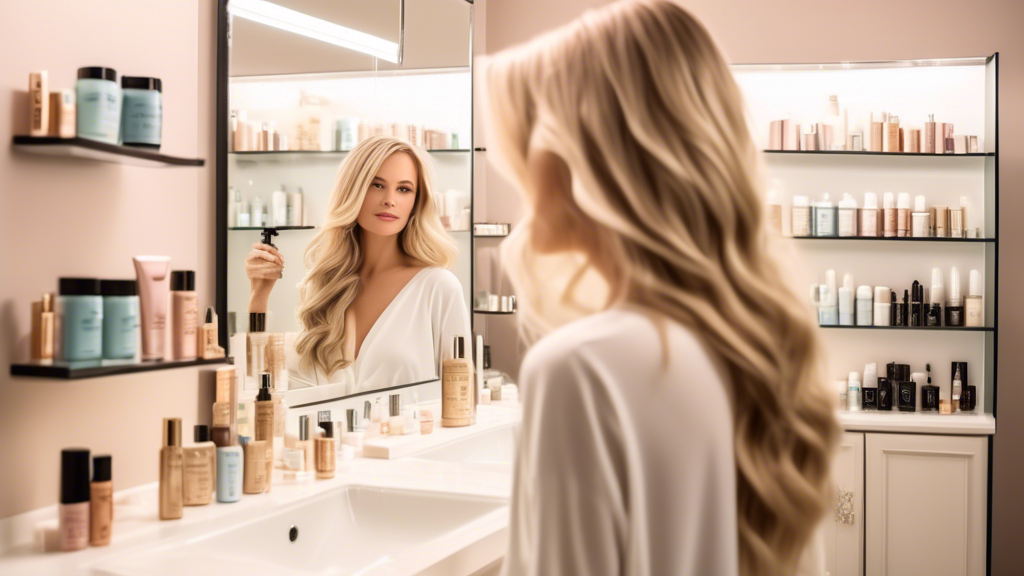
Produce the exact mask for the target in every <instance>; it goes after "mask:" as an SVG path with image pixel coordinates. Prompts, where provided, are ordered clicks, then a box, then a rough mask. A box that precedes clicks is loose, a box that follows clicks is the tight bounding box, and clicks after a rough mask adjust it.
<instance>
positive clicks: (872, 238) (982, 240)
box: [789, 236, 996, 244]
mask: <svg viewBox="0 0 1024 576" xmlns="http://www.w3.org/2000/svg"><path fill="white" fill-rule="evenodd" d="M789 238H792V239H793V240H841V241H860V240H866V241H869V242H938V243H940V244H941V243H958V242H965V243H995V241H996V239H995V238H934V237H927V238H913V237H903V238H891V237H890V238H886V237H883V236H878V237H875V236H789Z"/></svg>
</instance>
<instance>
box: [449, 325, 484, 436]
mask: <svg viewBox="0 0 1024 576" xmlns="http://www.w3.org/2000/svg"><path fill="white" fill-rule="evenodd" d="M453 356H454V357H453V358H449V359H447V360H445V361H444V362H442V363H441V426H444V427H449V428H452V427H457V426H469V425H470V424H475V423H476V398H475V396H476V395H475V394H474V390H475V388H474V386H473V369H472V367H470V365H469V360H467V359H466V339H465V338H464V337H462V336H456V337H455V350H454V354H453Z"/></svg>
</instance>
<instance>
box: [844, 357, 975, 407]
mask: <svg viewBox="0 0 1024 576" xmlns="http://www.w3.org/2000/svg"><path fill="white" fill-rule="evenodd" d="M925 370H926V372H913V373H912V372H911V371H910V365H909V364H897V363H895V362H892V363H890V364H887V365H886V375H885V376H878V365H877V364H875V363H874V362H872V363H870V364H866V365H865V366H864V379H863V382H862V381H861V375H860V373H858V372H850V375H849V377H848V378H847V379H846V380H839V381H837V382H836V389H837V390H838V391H839V408H840V409H841V410H848V411H850V412H860V411H869V410H882V411H892V410H893V409H894V408H895V409H896V410H897V411H899V412H938V413H939V414H959V413H973V412H974V411H975V410H976V409H977V407H978V388H977V386H971V385H970V384H969V383H968V379H967V362H953V363H952V366H951V367H950V371H949V372H950V375H951V376H950V384H949V394H948V395H943V394H941V393H940V391H939V387H938V386H936V385H934V384H932V365H931V364H925Z"/></svg>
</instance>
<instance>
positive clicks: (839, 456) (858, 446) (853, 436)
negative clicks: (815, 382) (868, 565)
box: [825, 433, 864, 576]
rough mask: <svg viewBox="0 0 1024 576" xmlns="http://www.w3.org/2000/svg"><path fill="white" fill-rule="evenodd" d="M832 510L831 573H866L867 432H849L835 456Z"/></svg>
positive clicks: (828, 534) (828, 537)
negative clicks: (865, 455) (865, 472)
mask: <svg viewBox="0 0 1024 576" xmlns="http://www.w3.org/2000/svg"><path fill="white" fill-rule="evenodd" d="M832 483H833V484H834V485H835V486H834V487H833V492H832V495H833V502H832V506H833V508H832V514H831V515H830V516H829V517H827V518H825V567H826V572H827V573H828V574H829V576H861V575H862V574H864V434H861V433H846V434H843V436H842V438H841V439H840V440H839V446H838V447H837V448H836V454H835V456H834V457H833V459H832Z"/></svg>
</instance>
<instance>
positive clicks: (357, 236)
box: [246, 137, 471, 393]
mask: <svg viewBox="0 0 1024 576" xmlns="http://www.w3.org/2000/svg"><path fill="white" fill-rule="evenodd" d="M455 255H456V248H455V246H454V244H453V243H452V242H451V240H449V238H448V236H447V233H446V232H445V231H444V228H443V226H442V225H441V220H440V217H439V216H438V213H437V209H436V207H435V204H434V192H433V173H432V170H431V164H430V161H429V160H428V159H426V158H424V156H423V155H422V154H421V152H419V151H418V150H417V149H416V148H414V147H413V146H411V145H409V144H408V143H406V142H404V141H402V140H398V139H396V138H384V137H373V138H369V139H367V140H364V141H363V142H361V143H360V144H359V145H358V146H356V147H355V149H353V150H352V151H351V152H349V153H348V156H347V157H346V158H345V161H344V162H343V163H342V164H341V167H340V168H339V169H338V176H337V179H336V181H335V184H334V191H333V192H332V193H331V197H330V199H329V201H328V205H327V216H326V218H325V219H324V222H323V226H322V227H321V229H320V231H319V232H318V233H317V234H316V236H315V237H314V238H313V240H312V242H310V244H309V245H308V246H307V248H306V252H305V265H306V268H307V270H308V271H307V273H306V276H305V278H303V280H302V282H301V283H300V285H299V306H298V318H299V321H300V322H301V324H302V327H303V331H302V332H301V333H299V334H297V335H296V334H292V335H289V338H288V339H287V340H286V341H287V342H288V344H289V346H293V347H294V349H295V351H296V352H297V354H296V355H294V356H295V357H297V358H296V360H297V362H289V364H290V368H292V369H293V371H294V369H297V370H298V372H299V373H300V374H307V375H308V374H310V373H312V377H309V378H307V379H308V380H311V381H315V382H316V383H318V384H324V383H332V384H333V383H343V384H346V385H347V387H348V389H347V390H345V393H352V392H358V391H362V390H366V389H370V388H380V387H382V386H385V387H386V386H394V385H398V384H408V383H411V382H420V381H424V380H430V379H433V378H437V377H439V376H440V374H441V371H440V366H441V362H442V361H443V359H444V357H445V354H446V353H447V352H448V351H449V350H450V348H451V343H452V342H453V341H454V337H455V336H458V335H461V336H465V337H466V338H469V337H470V335H471V334H470V324H469V311H468V310H467V308H466V304H465V297H464V296H463V291H462V285H461V284H460V283H459V280H458V278H456V277H455V275H454V274H452V273H451V272H450V271H449V270H448V269H447V268H448V267H449V266H450V265H451V263H452V261H453V260H454V259H455ZM283 270H284V257H283V256H282V255H281V253H280V252H278V251H277V249H276V248H274V247H272V246H269V245H266V244H260V243H258V244H254V245H253V249H252V251H251V252H250V253H249V256H248V258H247V259H246V273H247V275H248V276H249V278H250V287H251V292H250V299H249V311H250V312H265V311H266V310H267V303H268V300H269V297H270V292H271V290H272V289H273V287H274V283H275V282H276V281H277V279H279V278H281V274H282V271H283Z"/></svg>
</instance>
